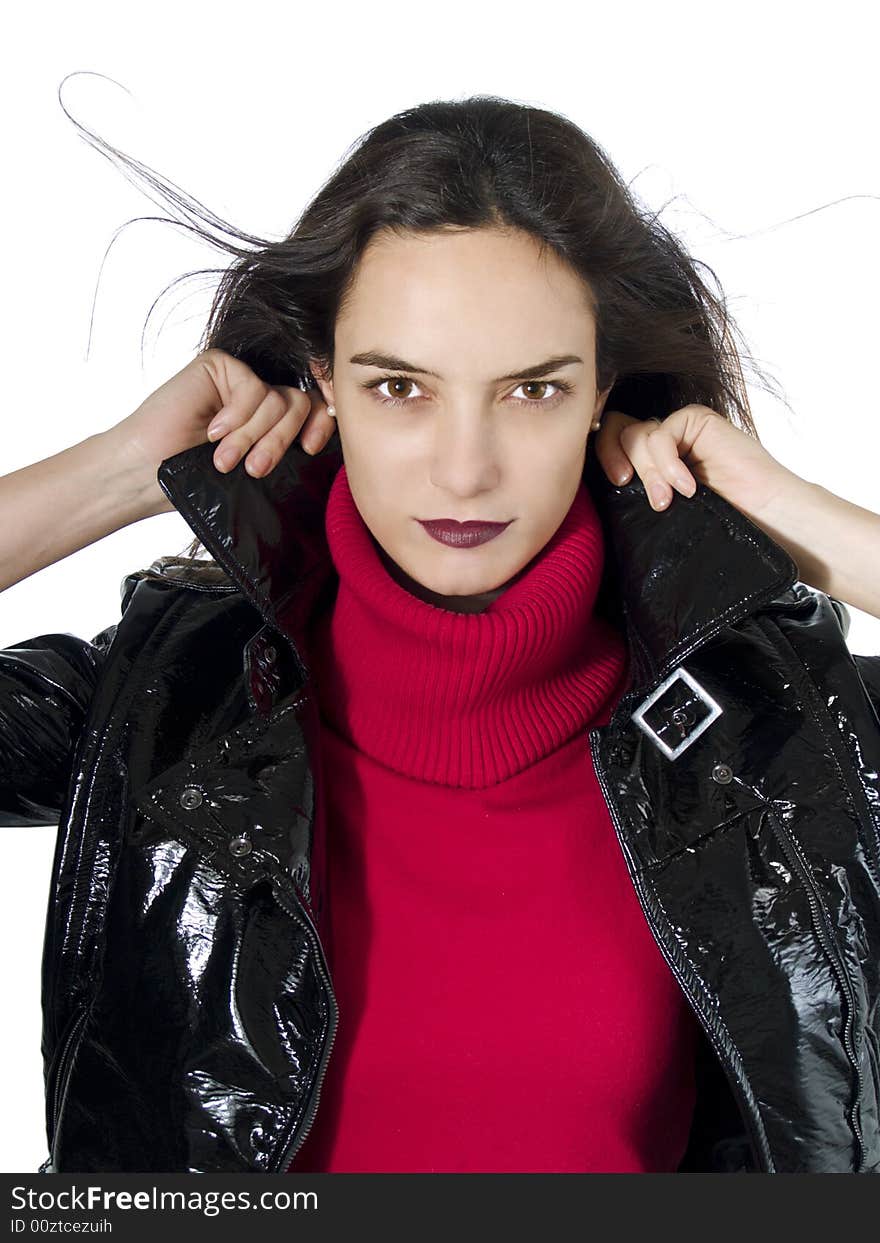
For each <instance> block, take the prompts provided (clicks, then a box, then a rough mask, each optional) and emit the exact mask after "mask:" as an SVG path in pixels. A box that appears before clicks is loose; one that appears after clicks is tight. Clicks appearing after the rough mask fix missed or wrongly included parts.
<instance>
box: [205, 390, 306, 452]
mask: <svg viewBox="0 0 880 1243" xmlns="http://www.w3.org/2000/svg"><path fill="white" fill-rule="evenodd" d="M257 384H258V385H259V386H260V389H259V390H257V388H256V386H255V385H253V384H252V383H243V384H242V386H241V387H242V391H241V392H238V391H236V392H235V393H234V394H232V395H231V397H230V401H229V402H228V403H227V405H226V406H225V407H224V409H223V411H222V421H223V424H224V428H223V431H222V435H223V439H222V441H221V442H220V443H219V444H218V446H217V449H216V451H215V453H214V465H215V466H216V467H217V469H218V470H220V471H229V470H231V469H232V468H233V467H234V466H235V465H236V464H237V463H238V462H239V461H240V460H241V458H242V457H244V456H245V455H247V460H246V462H245V469H246V470H247V471H248V473H249V474H253V475H259V474H264V473H266V472H267V471H268V470H269V469H271V467H272V465H274V462H273V460H272V458H273V454H277V453H278V447H277V446H276V444H275V439H276V438H274V437H273V438H272V439H267V440H266V443H265V445H264V444H263V441H264V438H266V437H267V433H269V432H270V431H274V430H275V429H276V428H278V427H279V425H280V424H282V423H284V424H285V426H284V427H283V428H282V430H281V432H280V434H279V435H280V438H281V440H283V442H284V448H286V447H287V445H288V444H289V443H290V441H291V440H292V439H293V438H294V436H295V435H296V433H297V432H298V431H299V429H300V427H301V426H302V424H303V421H304V420H305V418H306V416H307V415H308V412H309V408H310V407H309V400H308V394H306V393H303V392H302V391H301V390H300V389H298V388H294V387H292V386H284V387H283V388H282V387H274V386H270V385H265V384H263V383H262V381H259V380H258V381H257ZM213 426H214V424H212V427H213ZM282 452H283V450H282Z"/></svg>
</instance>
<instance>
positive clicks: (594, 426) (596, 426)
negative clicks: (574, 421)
mask: <svg viewBox="0 0 880 1243" xmlns="http://www.w3.org/2000/svg"><path fill="white" fill-rule="evenodd" d="M601 426H602V420H601V419H593V421H592V423H591V424H590V427H592V429H593V431H594V432H597V431H598V430H599V428H600V427H601Z"/></svg>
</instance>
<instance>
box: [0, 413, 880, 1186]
mask: <svg viewBox="0 0 880 1243" xmlns="http://www.w3.org/2000/svg"><path fill="white" fill-rule="evenodd" d="M213 452H214V446H213V445H210V444H204V445H199V446H196V447H195V448H193V449H190V450H187V451H186V452H184V453H180V454H178V455H176V456H174V457H172V458H169V459H167V460H166V461H165V462H163V463H162V465H161V467H160V469H159V474H158V478H159V481H160V483H161V486H162V489H163V491H164V492H165V493H166V495H167V496H168V497H169V498H170V499H171V500H172V502H173V503H174V505H175V507H176V508H177V509H178V510H179V511H180V513H181V514H182V515H183V517H184V518H185V519H186V521H187V523H188V524H189V526H190V527H191V528H192V529H193V531H194V532H195V533H196V534H197V535H198V536H199V538H200V539H201V540H202V542H203V544H204V545H205V547H206V548H207V549H208V551H209V552H210V554H211V556H212V557H213V558H214V562H208V561H204V560H194V559H188V558H171V557H163V558H159V559H158V560H157V561H155V562H154V563H153V565H152V566H151V567H150V569H149V570H143V571H139V572H137V573H133V574H130V575H128V576H127V577H126V578H125V579H124V581H123V583H122V592H121V594H122V609H121V616H120V619H119V621H118V622H117V623H116V624H115V625H112V626H110V627H108V628H107V629H106V630H104V631H102V632H101V633H100V634H99V635H97V636H95V638H94V639H92V640H91V642H86V641H85V640H83V639H79V638H77V637H75V636H73V635H70V634H48V635H40V636H38V637H36V638H34V639H31V640H29V641H26V642H22V643H19V644H17V645H16V646H14V647H10V648H6V649H4V650H2V651H0V822H3V823H7V824H16V825H24V824H34V825H39V824H55V823H57V825H58V834H57V846H56V851H55V857H54V863H53V869H52V878H51V886H50V896H49V906H48V911H47V922H46V935H45V943H44V948H43V970H42V999H43V1037H42V1053H43V1058H44V1071H45V1085H46V1127H47V1139H48V1145H49V1154H50V1155H49V1156H48V1157H47V1159H46V1161H45V1162H44V1163H43V1165H42V1166H41V1167H40V1169H41V1171H42V1172H46V1173H54V1172H67V1171H182V1172H186V1171H189V1172H218V1171H229V1172H242V1173H248V1172H264V1173H265V1172H269V1173H272V1172H275V1173H281V1172H284V1171H285V1170H286V1169H287V1167H288V1164H289V1163H290V1161H291V1160H292V1159H293V1158H295V1154H296V1152H297V1150H298V1148H299V1146H300V1145H301V1143H302V1142H303V1139H304V1138H305V1135H306V1133H307V1131H308V1129H309V1127H310V1125H311V1124H312V1121H313V1119H314V1117H315V1113H316V1111H317V1109H318V1107H319V1098H320V1088H321V1082H322V1079H323V1077H324V1074H325V1071H326V1068H327V1064H328V1059H329V1058H330V1056H331V1050H332V1046H333V1040H334V1034H335V1031H336V1027H337V1018H338V1013H337V1005H336V1000H335V997H334V995H333V990H332V985H331V977H330V972H329V970H328V964H327V961H326V959H325V955H324V951H323V949H322V944H321V928H322V926H324V924H323V920H324V918H325V915H326V911H325V903H324V893H325V863H324V858H325V851H324V832H325V828H324V815H323V812H324V808H323V797H322V785H321V781H320V780H319V778H318V774H319V772H320V768H319V764H318V753H317V748H318V742H319V735H318V717H317V715H316V714H317V708H316V701H315V697H314V694H313V689H314V688H313V683H312V682H311V679H310V675H309V669H308V653H307V651H306V647H305V639H304V636H305V633H306V631H305V623H306V619H307V618H308V616H309V615H310V612H311V610H312V609H314V608H316V607H318V606H319V605H320V604H321V603H322V601H323V602H325V603H326V602H327V601H328V600H329V599H331V598H332V591H333V589H334V582H335V571H334V570H333V567H332V563H331V562H330V559H329V554H328V550H327V546H326V542H325V537H324V508H325V502H326V496H327V492H328V490H329V487H330V483H331V482H332V478H333V476H334V474H335V472H336V469H337V468H338V466H339V464H340V462H341V456H340V451H339V442H338V438H336V437H334V439H333V440H332V441H331V442H330V444H329V445H328V446H327V448H326V449H325V450H324V451H323V452H322V453H321V454H319V455H318V456H317V457H310V456H309V455H308V454H306V453H305V452H304V451H303V450H302V449H301V448H300V447H299V445H298V443H295V444H294V445H293V446H292V447H291V449H290V450H289V451H288V453H287V454H286V455H285V457H284V459H283V461H282V462H281V464H280V465H279V466H278V467H276V469H275V470H274V471H273V472H272V473H271V474H270V475H268V476H266V477H265V478H264V479H252V478H251V477H250V476H248V475H247V474H246V472H245V471H244V468H243V466H242V465H241V464H239V466H237V467H236V468H235V470H233V471H232V472H231V473H229V474H228V475H223V474H220V473H219V472H218V471H217V470H216V469H215V468H214V466H213V463H212V457H213ZM585 477H586V478H587V482H588V484H589V486H590V488H591V491H592V493H593V496H594V498H595V500H596V503H597V508H598V510H599V514H600V517H601V520H602V524H603V529H604V532H605V535H606V540H607V545H606V548H607V552H606V562H605V573H604V577H603V581H602V587H601V589H600V594H599V600H598V603H597V607H599V608H600V609H602V610H603V611H604V612H606V613H607V615H608V616H609V617H610V618H611V619H612V620H613V621H614V622H615V624H618V625H620V626H621V627H622V628H623V629H624V630H625V634H626V637H627V642H628V645H629V651H630V656H631V661H632V669H633V677H634V681H633V684H632V687H631V689H630V690H629V691H627V693H626V694H625V696H624V697H623V699H622V700H621V701H620V702H619V704H618V706H617V708H616V710H615V712H614V715H613V717H612V719H611V721H610V722H609V724H608V725H607V726H603V727H602V728H597V729H593V730H591V731H589V735H588V738H589V745H590V748H591V752H592V757H593V761H594V764H595V768H596V771H597V774H598V776H599V780H600V783H601V788H602V791H603V793H604V796H605V799H606V802H607V804H608V807H609V809H610V813H611V817H612V820H613V823H614V826H615V830H616V833H617V835H618V838H619V841H620V847H621V850H622V851H623V854H624V856H625V859H626V863H627V866H628V869H629V872H630V874H631V877H632V882H633V885H634V886H635V889H636V892H637V894H638V897H639V900H640V902H641V905H642V907H643V910H644V913H645V918H646V919H647V920H648V923H649V925H650V927H651V929H652V932H653V934H654V936H655V938H656V940H657V942H658V945H659V947H660V949H661V951H662V953H663V955H664V957H665V959H666V961H667V962H668V964H669V966H670V968H671V970H672V971H673V973H674V975H675V978H676V979H677V980H678V982H679V984H680V986H681V988H682V990H683V992H684V994H685V996H686V997H687V1000H688V1002H689V1003H690V1005H691V1006H692V1008H693V1011H694V1013H695V1014H696V1016H697V1018H698V1020H699V1023H700V1025H701V1028H702V1033H703V1038H702V1040H701V1044H700V1054H699V1059H698V1063H697V1076H698V1088H697V1106H696V1112H695V1115H694V1120H693V1126H692V1131H691V1136H690V1142H689V1146H688V1149H687V1152H686V1154H685V1156H684V1159H683V1161H682V1163H681V1166H680V1172H690V1171H719V1170H720V1171H731V1172H734V1171H753V1170H754V1171H765V1172H798V1171H799V1172H804V1171H813V1172H816V1171H825V1172H831V1171H841V1172H858V1173H867V1172H873V1173H877V1172H880V1121H878V1097H880V1007H878V982H880V981H878V975H880V717H878V712H880V656H853V655H851V654H850V652H849V649H848V647H847V645H846V642H845V634H846V628H847V626H848V615H847V612H846V609H845V607H844V606H843V605H841V604H840V603H839V602H837V601H835V600H832V599H830V598H829V597H828V596H826V595H824V594H822V593H820V592H817V591H815V590H813V589H811V588H808V587H807V586H805V585H804V584H803V583H801V582H799V581H797V567H796V565H795V564H794V562H793V561H792V560H791V559H790V557H789V556H788V555H787V553H786V552H785V551H784V550H783V549H782V548H781V547H780V546H779V545H778V544H776V543H775V542H773V541H772V540H770V539H769V538H768V537H767V536H766V535H765V534H764V533H763V532H762V531H761V530H759V529H758V528H757V527H756V526H755V525H754V524H753V523H751V522H750V521H748V520H747V519H746V518H745V517H744V516H743V515H742V514H740V513H739V511H737V510H736V509H735V508H733V507H732V506H731V505H729V504H728V503H727V502H725V501H724V500H723V499H722V498H721V497H720V496H718V495H717V494H716V493H714V492H713V491H712V490H710V489H708V488H706V487H705V486H702V485H701V486H699V487H698V489H697V493H696V495H695V497H693V498H692V499H685V498H683V497H680V496H675V497H674V499H673V501H672V503H671V505H670V507H669V508H668V509H667V510H665V511H663V512H660V513H657V512H655V511H654V510H653V509H651V507H650V505H649V504H648V502H647V500H646V497H645V491H644V487H643V485H642V484H641V482H640V481H639V480H638V478H637V477H634V478H633V480H632V481H631V482H630V483H629V484H628V485H625V486H623V487H616V486H614V485H613V484H611V483H610V482H609V481H608V480H607V479H606V477H605V475H604V473H603V472H602V471H601V470H600V469H599V468H598V466H597V465H596V463H595V459H594V458H593V455H590V456H589V458H588V461H587V466H586V474H585ZM83 586H84V588H85V587H86V584H85V583H84V584H83ZM539 848H540V847H539V845H538V844H537V843H536V849H539ZM450 883H453V882H452V881H450ZM295 1168H296V1166H295V1160H294V1169H295Z"/></svg>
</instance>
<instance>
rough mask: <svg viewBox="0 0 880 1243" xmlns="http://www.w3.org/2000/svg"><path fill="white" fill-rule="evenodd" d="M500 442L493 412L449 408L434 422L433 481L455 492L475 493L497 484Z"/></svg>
mask: <svg viewBox="0 0 880 1243" xmlns="http://www.w3.org/2000/svg"><path fill="white" fill-rule="evenodd" d="M500 477H501V472H500V462H499V457H498V445H497V441H496V434H495V427H494V424H493V422H492V418H491V415H490V414H488V413H485V414H484V413H481V412H479V411H475V410H473V409H459V410H451V409H450V410H447V411H445V412H444V413H443V415H441V417H440V418H438V419H437V420H436V422H435V426H434V429H433V442H432V445H431V482H432V483H433V484H434V486H435V487H436V488H438V489H439V490H440V491H443V492H448V493H449V494H450V495H452V496H462V497H468V496H476V495H477V494H478V493H480V492H488V491H491V490H492V489H493V488H496V487H497V486H498V483H499V480H500Z"/></svg>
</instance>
